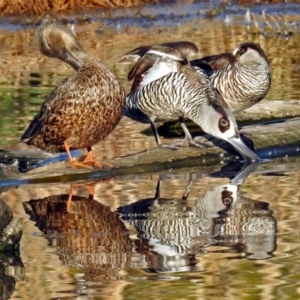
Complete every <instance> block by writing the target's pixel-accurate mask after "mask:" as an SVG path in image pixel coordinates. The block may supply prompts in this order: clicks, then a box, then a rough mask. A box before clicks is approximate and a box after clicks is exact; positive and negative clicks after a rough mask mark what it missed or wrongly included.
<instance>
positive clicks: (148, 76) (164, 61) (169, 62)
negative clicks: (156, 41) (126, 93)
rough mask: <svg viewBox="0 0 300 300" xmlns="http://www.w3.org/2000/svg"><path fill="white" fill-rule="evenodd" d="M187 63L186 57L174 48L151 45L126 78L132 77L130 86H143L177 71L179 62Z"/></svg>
mask: <svg viewBox="0 0 300 300" xmlns="http://www.w3.org/2000/svg"><path fill="white" fill-rule="evenodd" d="M187 63H188V62H187V60H186V58H185V57H184V56H183V55H182V54H181V52H179V51H177V50H176V49H174V48H170V47H166V46H153V47H151V49H150V50H149V51H147V52H146V53H145V54H144V55H143V56H142V57H141V58H140V59H139V60H138V62H137V63H136V64H135V65H134V66H133V67H132V69H131V70H130V71H129V73H128V80H132V79H134V83H133V86H132V88H135V87H137V85H140V86H145V85H147V84H149V83H150V82H152V81H154V80H157V79H159V78H161V77H163V76H166V75H167V74H169V73H170V72H176V71H178V68H179V66H180V65H181V64H187Z"/></svg>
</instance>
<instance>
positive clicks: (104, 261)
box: [24, 187, 131, 286]
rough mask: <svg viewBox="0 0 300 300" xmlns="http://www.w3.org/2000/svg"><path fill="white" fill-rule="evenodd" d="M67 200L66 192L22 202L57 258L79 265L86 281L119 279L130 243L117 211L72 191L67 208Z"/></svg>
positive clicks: (126, 260)
mask: <svg viewBox="0 0 300 300" xmlns="http://www.w3.org/2000/svg"><path fill="white" fill-rule="evenodd" d="M72 190H73V188H72V187H71V191H72ZM90 198H91V197H90ZM67 200H70V195H68V194H63V195H55V196H49V197H46V198H43V199H36V200H30V201H28V202H25V203H24V208H25V211H26V213H27V214H29V215H30V218H31V219H32V220H33V221H35V222H36V226H37V227H38V228H39V229H40V230H41V231H42V232H43V233H45V234H46V235H47V238H48V240H49V243H50V246H55V247H56V249H57V253H58V255H59V258H60V260H61V261H62V262H63V263H64V264H66V265H68V266H71V267H74V268H78V269H83V270H84V279H85V280H86V281H93V282H96V281H98V282H99V281H103V280H119V279H122V278H123V277H124V276H122V269H124V268H126V267H127V266H128V264H129V259H130V253H131V243H130V239H129V236H128V234H127V230H126V227H125V225H124V223H123V222H122V221H121V220H120V218H119V216H118V214H116V213H114V212H112V211H111V210H110V208H109V207H108V206H105V205H103V204H101V203H99V202H98V201H95V200H93V199H89V198H87V197H81V196H75V195H72V205H71V210H68V208H67ZM95 285H97V284H93V286H95Z"/></svg>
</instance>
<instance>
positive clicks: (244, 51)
mask: <svg viewBox="0 0 300 300" xmlns="http://www.w3.org/2000/svg"><path fill="white" fill-rule="evenodd" d="M239 52H240V55H243V54H244V53H246V48H244V47H243V48H241V49H240V51H239Z"/></svg>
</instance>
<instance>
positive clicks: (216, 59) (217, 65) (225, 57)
mask: <svg viewBox="0 0 300 300" xmlns="http://www.w3.org/2000/svg"><path fill="white" fill-rule="evenodd" d="M236 61H237V59H236V57H235V56H234V55H233V54H232V53H229V52H226V53H221V54H217V55H210V56H205V57H202V58H199V59H194V60H191V62H190V63H191V66H192V67H199V68H204V71H205V66H207V65H209V66H210V67H211V68H212V70H213V71H217V70H221V69H223V68H225V67H226V66H228V65H230V64H233V63H235V62H236ZM206 68H208V67H206Z"/></svg>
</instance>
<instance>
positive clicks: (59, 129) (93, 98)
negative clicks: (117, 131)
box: [21, 15, 125, 168]
mask: <svg viewBox="0 0 300 300" xmlns="http://www.w3.org/2000/svg"><path fill="white" fill-rule="evenodd" d="M36 39H37V43H38V46H39V49H40V51H41V52H42V53H43V54H44V55H46V56H49V57H55V58H58V59H60V60H62V61H64V62H66V63H67V64H69V65H70V66H71V67H72V68H73V69H75V70H76V73H75V74H74V75H71V76H69V77H67V78H66V79H64V80H63V81H62V82H61V83H60V85H58V86H57V87H56V88H55V89H54V91H53V92H52V93H51V94H50V95H49V96H48V97H47V99H46V101H45V103H44V104H43V105H42V106H41V108H40V111H39V112H38V114H37V115H36V116H35V117H34V119H33V121H32V122H31V124H30V125H29V127H28V128H27V129H26V131H25V132H24V134H23V136H22V138H21V140H22V141H23V142H25V143H27V144H29V145H34V146H36V147H38V148H40V149H43V150H46V151H48V152H63V151H66V152H67V154H68V157H69V162H70V165H71V166H72V167H87V168H92V167H99V168H102V167H103V166H104V165H108V166H109V167H111V165H110V164H107V163H103V162H99V161H97V160H95V159H94V157H93V153H92V146H93V145H95V144H97V143H98V142H100V141H101V140H103V139H104V138H105V137H106V136H107V135H108V134H109V133H110V132H111V131H112V130H113V129H114V128H115V127H116V126H117V124H118V123H119V121H120V119H121V117H122V115H123V110H124V106H125V91H124V88H123V86H122V84H121V82H120V81H119V79H118V78H117V76H116V75H114V74H113V72H112V71H111V70H110V69H108V68H107V67H106V66H105V65H104V64H103V63H101V62H100V61H97V60H96V59H94V58H92V57H90V56H89V55H88V54H87V53H86V52H85V51H84V50H83V49H82V47H81V45H80V44H79V42H78V41H77V39H76V37H75V36H74V34H73V33H72V32H71V30H69V29H68V28H67V27H66V26H64V25H63V24H61V23H60V22H58V21H57V20H56V19H55V18H53V17H52V16H50V15H48V16H46V17H45V18H44V19H43V21H42V24H41V26H40V27H39V28H38V30H37V32H36ZM80 148H87V151H88V154H87V157H86V159H85V160H84V161H82V162H75V161H74V160H73V158H72V156H71V154H70V149H80Z"/></svg>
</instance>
